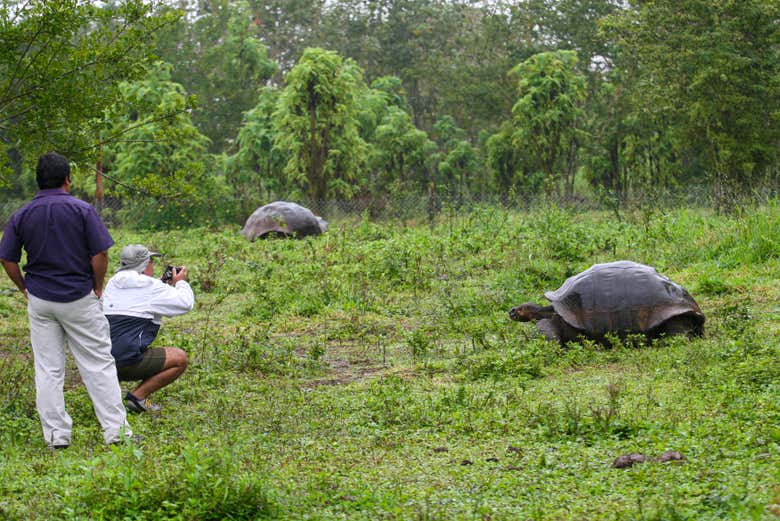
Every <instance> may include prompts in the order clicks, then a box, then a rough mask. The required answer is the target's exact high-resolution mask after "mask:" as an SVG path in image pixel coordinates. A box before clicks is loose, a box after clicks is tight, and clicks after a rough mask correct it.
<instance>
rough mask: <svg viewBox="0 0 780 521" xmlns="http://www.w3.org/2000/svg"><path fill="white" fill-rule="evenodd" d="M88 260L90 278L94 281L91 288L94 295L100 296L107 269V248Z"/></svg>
mask: <svg viewBox="0 0 780 521" xmlns="http://www.w3.org/2000/svg"><path fill="white" fill-rule="evenodd" d="M90 262H91V264H92V278H93V279H94V281H95V284H94V287H93V289H94V290H95V295H97V296H98V298H100V297H101V296H103V280H104V279H105V278H106V271H107V270H108V250H105V251H101V252H100V253H97V254H95V256H94V257H92V259H91V261H90Z"/></svg>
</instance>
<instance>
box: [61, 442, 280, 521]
mask: <svg viewBox="0 0 780 521" xmlns="http://www.w3.org/2000/svg"><path fill="white" fill-rule="evenodd" d="M151 452H152V453H151V454H146V453H145V452H144V451H143V450H142V449H141V448H139V447H137V446H133V445H128V446H124V447H117V448H114V449H113V450H112V451H111V452H109V453H108V454H105V455H102V456H97V457H95V458H93V459H92V460H90V461H88V462H85V463H84V464H82V465H81V466H80V469H79V473H78V474H75V475H73V476H72V478H71V480H64V481H63V482H61V485H63V486H64V487H63V488H64V489H63V491H62V496H63V500H64V501H63V505H62V511H61V512H60V513H59V514H60V515H62V516H63V517H67V518H91V519H214V520H219V519H258V518H264V517H268V516H269V515H270V514H271V513H272V512H273V511H274V509H275V506H274V504H273V502H272V501H271V499H270V496H269V489H268V485H267V484H266V483H265V482H264V480H263V479H262V478H261V477H259V476H257V475H252V474H251V473H249V472H248V471H247V470H246V469H243V468H242V466H241V463H240V460H239V459H238V458H237V457H236V456H235V455H234V453H233V452H232V450H231V446H230V444H227V445H225V446H224V447H222V448H211V447H207V446H203V445H201V444H199V443H197V442H187V443H184V444H183V445H182V446H180V447H179V449H178V450H176V451H173V452H172V453H171V452H168V453H165V452H162V451H151Z"/></svg>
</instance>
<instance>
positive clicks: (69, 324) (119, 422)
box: [27, 292, 133, 445]
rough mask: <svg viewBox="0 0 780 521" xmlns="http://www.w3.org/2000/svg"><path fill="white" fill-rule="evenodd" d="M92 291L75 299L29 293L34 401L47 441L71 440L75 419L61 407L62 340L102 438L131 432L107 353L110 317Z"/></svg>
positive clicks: (66, 442) (110, 440)
mask: <svg viewBox="0 0 780 521" xmlns="http://www.w3.org/2000/svg"><path fill="white" fill-rule="evenodd" d="M101 307H102V306H101V303H100V301H99V300H98V298H97V296H96V295H95V293H94V292H90V294H89V295H87V296H86V297H83V298H81V299H79V300H76V301H74V302H51V301H48V300H42V299H39V298H37V297H35V296H33V295H29V298H28V301H27V316H28V318H29V320H30V340H31V341H32V348H33V355H34V357H35V391H36V399H35V404H36V406H37V408H38V415H39V416H40V417H41V426H42V427H43V437H44V439H45V440H46V443H47V444H48V445H69V444H70V436H71V429H72V426H73V420H72V419H71V417H70V415H69V414H68V413H67V411H65V395H64V393H63V385H64V383H65V345H66V343H67V344H69V345H70V350H71V352H72V353H73V358H74V359H75V360H76V365H77V366H78V369H79V373H80V374H81V380H82V381H83V382H84V385H85V386H86V388H87V392H88V393H89V397H90V398H91V399H92V405H93V407H94V409H95V415H96V416H97V418H98V421H99V422H100V426H101V427H102V428H103V438H104V440H105V442H106V443H113V442H116V441H119V440H120V439H121V436H123V435H124V436H131V435H132V434H133V433H132V430H131V429H130V425H129V424H128V423H127V412H126V411H125V406H124V405H123V404H122V391H121V389H120V387H119V380H118V379H117V376H116V365H115V364H114V357H113V356H111V336H110V333H109V326H108V320H106V317H105V316H104V315H103V310H102V309H101Z"/></svg>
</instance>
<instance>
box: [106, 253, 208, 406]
mask: <svg viewBox="0 0 780 521" xmlns="http://www.w3.org/2000/svg"><path fill="white" fill-rule="evenodd" d="M155 257H161V254H159V253H156V252H152V251H149V249H148V248H146V247H145V246H143V245H140V244H131V245H129V246H125V247H124V248H123V249H122V253H121V255H120V265H119V269H118V270H117V272H116V273H115V274H114V276H113V277H111V279H110V280H109V281H108V284H107V285H106V289H105V291H104V292H103V313H104V314H105V315H106V318H107V319H108V323H109V325H110V327H111V354H112V355H113V356H114V359H115V360H116V368H117V375H118V377H119V380H120V381H140V382H141V383H140V384H138V386H137V387H136V388H135V389H134V390H132V391H130V392H128V393H127V395H125V405H126V407H127V409H128V410H129V411H133V412H146V411H156V410H158V409H159V406H157V405H154V404H152V403H151V402H150V401H149V400H148V397H149V395H150V394H152V393H153V392H155V391H157V390H158V389H161V388H162V387H165V386H166V385H168V384H170V383H171V382H173V381H174V380H176V379H177V378H178V377H179V376H181V374H182V373H184V370H185V369H186V368H187V354H186V353H185V352H184V351H183V350H182V349H179V348H176V347H152V348H150V347H149V346H150V344H151V343H152V342H154V339H155V338H156V337H157V333H158V331H159V330H160V325H161V324H162V317H172V316H176V315H182V314H184V313H186V312H188V311H190V310H192V308H193V306H194V304H195V296H194V294H193V292H192V288H191V287H190V285H189V283H188V282H187V268H186V267H184V266H181V267H178V266H177V267H170V268H171V269H170V270H166V273H165V274H163V279H158V278H155V277H154V258H155ZM167 271H170V274H169V273H167ZM166 279H167V280H166ZM164 280H165V282H164Z"/></svg>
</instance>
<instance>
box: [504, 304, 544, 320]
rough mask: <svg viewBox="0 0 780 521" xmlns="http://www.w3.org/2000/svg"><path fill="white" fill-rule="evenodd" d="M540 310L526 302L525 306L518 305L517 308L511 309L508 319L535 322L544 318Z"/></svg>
mask: <svg viewBox="0 0 780 521" xmlns="http://www.w3.org/2000/svg"><path fill="white" fill-rule="evenodd" d="M542 310H543V308H542V307H541V306H540V305H538V304H534V303H533V302H526V303H525V304H520V305H519V306H517V307H515V308H512V309H511V310H510V311H509V318H511V319H512V320H517V321H518V322H532V321H534V322H535V321H537V320H541V319H542V318H544V315H543V314H542Z"/></svg>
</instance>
